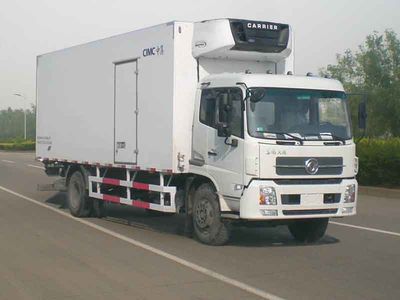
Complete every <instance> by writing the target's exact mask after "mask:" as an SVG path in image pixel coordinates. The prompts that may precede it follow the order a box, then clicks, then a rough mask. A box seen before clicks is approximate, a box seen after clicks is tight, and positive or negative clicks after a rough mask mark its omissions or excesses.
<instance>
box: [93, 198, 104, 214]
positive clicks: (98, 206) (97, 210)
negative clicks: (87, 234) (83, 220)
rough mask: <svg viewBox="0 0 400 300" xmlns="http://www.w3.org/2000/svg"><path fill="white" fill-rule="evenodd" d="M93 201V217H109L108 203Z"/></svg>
mask: <svg viewBox="0 0 400 300" xmlns="http://www.w3.org/2000/svg"><path fill="white" fill-rule="evenodd" d="M92 201H93V214H92V215H93V217H96V218H104V217H106V216H107V203H106V202H105V201H103V200H99V199H92Z"/></svg>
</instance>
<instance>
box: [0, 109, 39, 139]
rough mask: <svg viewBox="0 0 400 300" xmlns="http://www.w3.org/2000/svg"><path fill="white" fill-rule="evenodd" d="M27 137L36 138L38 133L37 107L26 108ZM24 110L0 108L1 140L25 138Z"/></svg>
mask: <svg viewBox="0 0 400 300" xmlns="http://www.w3.org/2000/svg"><path fill="white" fill-rule="evenodd" d="M26 125H27V138H28V139H35V135H36V107H35V106H34V105H32V107H31V109H29V110H26ZM23 137H24V111H23V110H22V109H15V110H13V109H11V108H8V109H3V110H0V141H1V140H11V139H23Z"/></svg>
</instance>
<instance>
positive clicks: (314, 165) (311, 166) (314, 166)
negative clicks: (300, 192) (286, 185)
mask: <svg viewBox="0 0 400 300" xmlns="http://www.w3.org/2000/svg"><path fill="white" fill-rule="evenodd" d="M304 167H305V169H306V172H307V173H308V174H310V175H315V174H316V173H317V172H318V169H319V165H318V160H316V159H315V158H310V159H307V160H306V161H305V163H304Z"/></svg>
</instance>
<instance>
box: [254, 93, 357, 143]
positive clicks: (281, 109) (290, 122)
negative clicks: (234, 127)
mask: <svg viewBox="0 0 400 300" xmlns="http://www.w3.org/2000/svg"><path fill="white" fill-rule="evenodd" d="M256 89H257V90H258V89H262V90H263V91H261V96H262V97H261V99H260V100H259V101H258V102H252V101H247V103H248V104H247V119H248V121H247V122H248V131H249V134H250V135H251V136H253V137H258V138H269V139H281V138H287V139H292V138H296V137H297V138H303V139H331V140H337V139H340V140H346V139H350V138H351V127H350V120H349V115H348V106H347V100H346V95H345V93H344V92H337V91H319V90H306V89H287V88H256ZM253 90H254V89H253ZM258 92H260V91H258ZM263 94H264V95H263ZM285 134H289V135H285Z"/></svg>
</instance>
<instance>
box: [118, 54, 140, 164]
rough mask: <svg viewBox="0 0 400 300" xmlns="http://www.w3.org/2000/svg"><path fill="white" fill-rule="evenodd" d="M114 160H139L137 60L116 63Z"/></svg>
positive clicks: (130, 161)
mask: <svg viewBox="0 0 400 300" xmlns="http://www.w3.org/2000/svg"><path fill="white" fill-rule="evenodd" d="M114 72H115V73H114V76H115V77H114V79H115V81H114V97H115V99H114V101H115V103H114V109H115V111H114V118H115V121H114V124H115V129H114V130H115V132H114V135H115V136H114V162H115V163H123V164H136V162H137V82H138V72H137V60H131V61H126V62H121V63H116V64H115V71H114Z"/></svg>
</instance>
